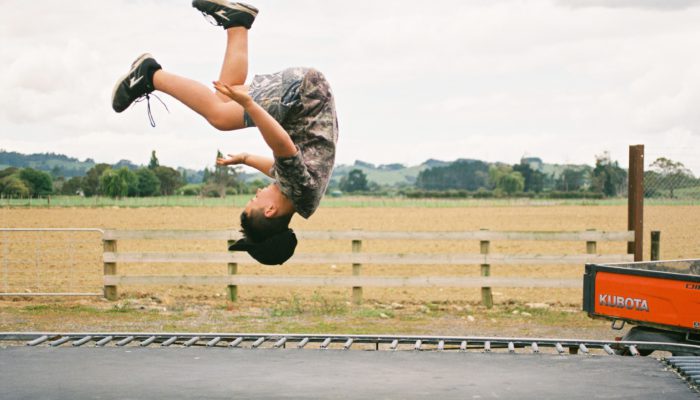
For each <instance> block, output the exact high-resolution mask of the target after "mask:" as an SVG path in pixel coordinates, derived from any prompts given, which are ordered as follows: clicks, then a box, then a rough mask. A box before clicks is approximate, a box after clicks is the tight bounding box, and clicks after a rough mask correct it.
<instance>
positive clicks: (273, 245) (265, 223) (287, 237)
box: [229, 183, 297, 265]
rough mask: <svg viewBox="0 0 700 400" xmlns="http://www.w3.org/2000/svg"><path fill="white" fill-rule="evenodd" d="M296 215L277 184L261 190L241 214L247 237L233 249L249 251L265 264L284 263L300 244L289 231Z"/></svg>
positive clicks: (231, 248)
mask: <svg viewBox="0 0 700 400" xmlns="http://www.w3.org/2000/svg"><path fill="white" fill-rule="evenodd" d="M292 215H294V206H293V205H292V202H291V201H290V200H289V199H288V198H287V197H286V196H285V195H284V194H283V193H282V192H281V191H280V190H279V188H278V187H277V185H275V184H274V183H273V184H271V185H269V186H267V187H265V188H262V189H258V192H257V194H256V195H255V197H254V198H252V199H251V200H250V201H249V202H248V204H247V205H246V208H245V210H244V211H243V212H242V213H241V232H243V236H244V238H243V239H241V240H239V241H238V242H236V243H235V244H234V245H232V246H230V247H229V250H233V251H247V252H248V254H250V255H251V256H253V258H255V259H256V260H258V261H259V262H260V263H262V264H267V265H276V264H282V263H283V262H285V261H287V259H289V257H291V256H292V255H293V254H294V249H295V248H296V245H297V240H296V235H294V232H293V231H292V230H291V229H289V221H290V220H291V219H292Z"/></svg>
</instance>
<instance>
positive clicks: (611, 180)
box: [591, 151, 627, 197]
mask: <svg viewBox="0 0 700 400" xmlns="http://www.w3.org/2000/svg"><path fill="white" fill-rule="evenodd" d="M626 179H627V172H626V171H625V170H624V169H622V168H620V166H619V164H618V163H617V161H612V160H611V159H610V154H609V153H608V152H607V151H606V152H605V153H603V154H602V155H600V156H596V160H595V168H594V169H593V173H592V179H591V189H592V190H593V191H594V192H598V193H603V194H604V195H606V196H608V197H612V196H618V195H620V194H622V193H623V191H624V186H625V180H626Z"/></svg>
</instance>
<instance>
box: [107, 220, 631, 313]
mask: <svg viewBox="0 0 700 400" xmlns="http://www.w3.org/2000/svg"><path fill="white" fill-rule="evenodd" d="M297 236H298V237H299V239H300V240H350V241H351V243H352V247H351V252H349V253H321V254H308V253H306V254H305V253H300V254H296V255H295V256H293V257H292V258H291V259H290V260H288V261H287V262H286V264H292V265H299V264H304V265H317V264H352V267H353V269H352V271H353V272H352V274H353V275H352V276H346V277H325V276H258V275H238V274H237V272H238V264H250V263H256V262H255V260H253V259H252V258H251V257H250V256H248V254H246V253H240V252H228V251H222V252H216V253H211V252H198V253H192V252H179V253H164V252H147V253H145V252H119V251H118V250H117V241H119V240H218V241H222V242H223V243H222V249H224V247H223V244H224V243H226V244H227V245H228V244H229V243H231V241H234V240H236V239H238V238H240V233H239V232H237V231H231V230H222V231H169V230H106V231H105V232H104V234H103V242H104V254H103V262H104V274H105V276H104V294H105V297H107V298H108V299H116V298H117V287H118V286H119V285H125V284H127V285H131V284H137V285H152V284H155V285H176V284H189V285H227V287H228V291H229V298H230V299H231V300H232V301H235V300H236V299H237V296H238V286H239V285H267V286H340V287H352V299H353V302H354V303H356V304H359V303H361V301H362V288H363V287H460V288H474V287H480V288H481V292H482V302H483V303H484V304H485V305H486V306H488V307H491V306H492V304H493V299H492V294H491V288H492V287H558V288H575V287H581V280H580V279H551V278H501V277H491V276H490V275H491V271H490V267H491V264H581V265H582V264H584V263H586V262H597V263H611V262H629V261H631V260H632V256H631V255H628V254H604V255H603V254H596V250H597V246H596V244H597V242H608V241H615V242H629V241H631V240H634V232H633V231H624V232H603V231H595V230H588V231H581V232H497V231H488V230H479V231H463V232H375V231H360V230H352V231H306V232H298V233H297ZM363 240H420V241H423V240H433V241H445V240H451V241H465V240H468V241H479V249H480V252H479V253H476V254H462V253H441V254H417V253H379V254H378V253H362V241H363ZM493 240H498V241H506V240H508V241H576V242H584V243H585V246H586V247H585V249H586V254H565V255H557V254H554V255H550V254H497V253H491V252H490V243H491V241H493ZM226 248H228V247H226ZM121 263H198V264H203V263H221V264H227V265H228V275H218V276H194V275H184V276H130V275H117V266H118V265H119V264H121ZM364 264H381V265H470V264H471V265H476V264H478V265H481V276H480V277H464V276H451V277H444V276H440V277H436V276H413V277H368V276H361V272H362V266H363V265H364Z"/></svg>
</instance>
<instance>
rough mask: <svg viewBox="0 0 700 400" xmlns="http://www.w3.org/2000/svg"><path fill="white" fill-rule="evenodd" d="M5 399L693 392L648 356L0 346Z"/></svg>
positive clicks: (691, 395) (651, 395)
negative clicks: (0, 347)
mask: <svg viewBox="0 0 700 400" xmlns="http://www.w3.org/2000/svg"><path fill="white" fill-rule="evenodd" d="M0 392H2V393H0V398H2V399H70V400H73V399H169V400H173V399H237V398H238V399H313V398H324V399H328V398H334V399H419V398H423V399H424V398H432V399H434V400H437V399H661V398H663V399H665V400H675V399H697V398H698V397H697V394H695V392H693V391H692V390H691V389H690V388H689V387H688V386H687V385H686V384H685V383H684V382H683V381H682V380H680V379H679V378H678V377H677V376H676V375H675V374H674V373H673V372H671V371H668V370H666V369H665V368H664V366H663V364H662V363H660V362H659V361H657V360H656V359H653V358H650V357H619V356H582V355H565V356H560V355H553V354H505V353H474V352H467V353H459V352H434V351H431V352H420V351H396V352H392V351H343V350H297V349H254V350H253V349H228V348H199V347H197V348H137V347H133V348H94V347H93V348H84V347H79V348H66V347H58V348H49V347H7V348H2V349H0Z"/></svg>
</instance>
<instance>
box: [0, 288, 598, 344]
mask: <svg viewBox="0 0 700 400" xmlns="http://www.w3.org/2000/svg"><path fill="white" fill-rule="evenodd" d="M31 302H32V301H31V300H27V299H15V300H14V301H12V300H4V301H2V302H0V331H73V332H79V331H83V332H86V331H115V332H116V331H124V332H125V331H129V332H152V331H164V332H278V333H309V334H312V333H328V334H333V333H335V334H405V335H413V334H416V335H420V334H427V335H435V334H438V335H467V334H468V335H476V336H479V335H481V336H553V335H555V336H560V337H562V336H577V337H591V336H593V337H609V336H610V335H612V333H610V332H609V328H608V326H607V323H606V322H604V321H594V320H591V319H590V318H588V317H587V316H586V315H585V314H584V313H583V312H581V311H579V310H577V309H567V308H565V307H564V308H562V307H557V306H552V307H547V308H531V307H529V306H528V305H526V304H523V303H517V302H509V303H505V304H498V305H496V306H495V307H494V308H492V309H486V308H484V307H482V306H480V305H479V304H476V303H475V304H470V303H456V302H444V303H441V302H429V303H425V304H401V305H399V304H382V303H377V302H372V303H369V302H368V303H365V304H363V305H361V306H353V305H350V304H349V303H348V302H346V301H343V300H341V299H340V298H338V297H333V296H324V295H322V294H319V293H315V294H313V295H312V296H307V297H302V296H300V295H297V294H294V293H293V294H291V295H290V296H289V297H288V298H286V299H280V300H278V301H275V302H268V303H266V304H268V306H267V307H266V306H264V305H263V307H258V306H260V305H261V304H258V303H257V302H255V301H249V302H247V303H228V302H227V303H226V306H222V304H221V303H220V302H214V303H198V302H196V301H188V302H183V303H180V302H178V303H177V304H168V305H166V306H163V307H160V306H161V305H159V307H157V308H153V307H151V306H152V305H153V303H152V302H151V301H150V300H149V299H139V298H127V299H122V300H120V301H119V302H117V303H114V302H106V301H103V300H100V301H97V300H81V301H79V303H75V302H73V303H70V302H65V301H58V300H56V301H51V302H48V303H43V304H31ZM27 303H30V304H27ZM562 331H564V332H573V333H566V334H564V333H562ZM552 332H553V333H552Z"/></svg>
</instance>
